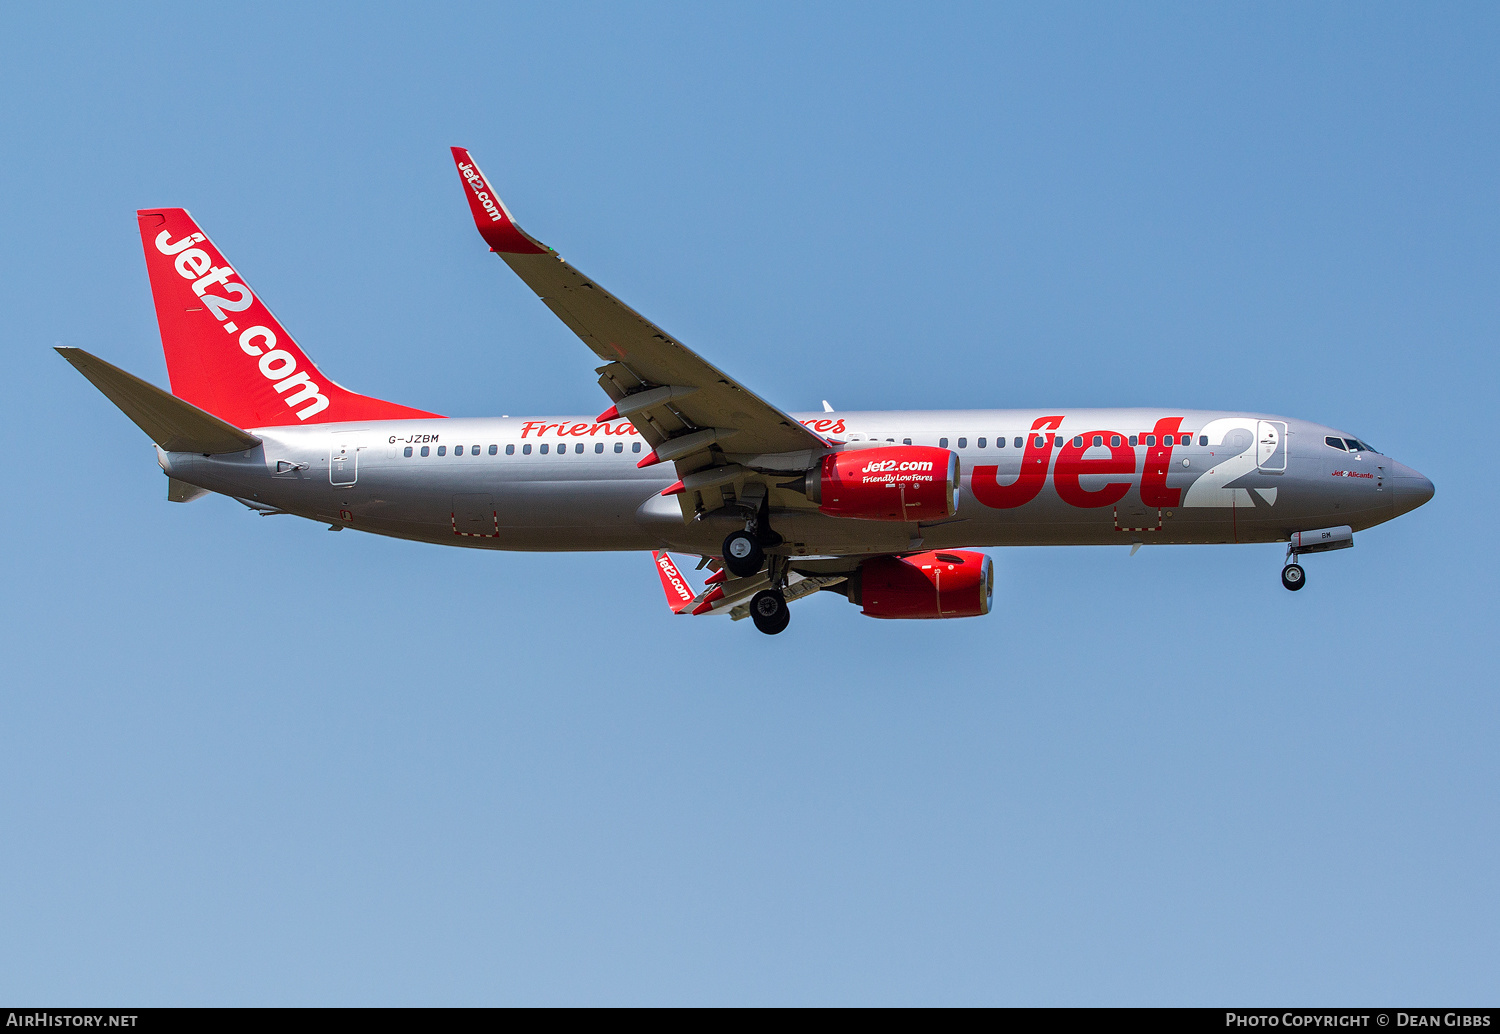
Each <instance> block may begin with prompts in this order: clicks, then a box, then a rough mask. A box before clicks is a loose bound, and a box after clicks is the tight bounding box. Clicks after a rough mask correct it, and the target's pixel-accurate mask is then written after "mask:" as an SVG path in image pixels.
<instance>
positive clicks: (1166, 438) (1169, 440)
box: [1161, 434, 1175, 445]
mask: <svg viewBox="0 0 1500 1034" xmlns="http://www.w3.org/2000/svg"><path fill="white" fill-rule="evenodd" d="M1161 443H1162V444H1163V445H1173V444H1175V442H1174V440H1173V438H1172V436H1171V435H1169V434H1167V435H1162V439H1161Z"/></svg>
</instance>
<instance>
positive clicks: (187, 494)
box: [167, 478, 208, 503]
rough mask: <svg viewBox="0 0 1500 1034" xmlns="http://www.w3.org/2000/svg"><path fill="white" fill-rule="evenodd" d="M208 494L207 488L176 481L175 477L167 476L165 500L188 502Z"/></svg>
mask: <svg viewBox="0 0 1500 1034" xmlns="http://www.w3.org/2000/svg"><path fill="white" fill-rule="evenodd" d="M206 495H208V489H206V488H199V487H198V486H197V485H190V484H188V483H187V482H186V481H178V480H177V479H176V478H167V501H168V502H171V503H190V502H192V501H193V500H194V499H201V498H203V497H204V496H206Z"/></svg>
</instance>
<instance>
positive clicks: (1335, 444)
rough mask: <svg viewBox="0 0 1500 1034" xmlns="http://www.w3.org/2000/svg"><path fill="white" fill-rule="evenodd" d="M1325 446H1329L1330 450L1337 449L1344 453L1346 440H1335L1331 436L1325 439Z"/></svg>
mask: <svg viewBox="0 0 1500 1034" xmlns="http://www.w3.org/2000/svg"><path fill="white" fill-rule="evenodd" d="M1323 444H1324V445H1327V446H1328V447H1329V448H1330V449H1337V450H1339V451H1340V452H1343V451H1344V439H1342V438H1335V437H1334V436H1333V435H1329V436H1328V437H1327V438H1324V439H1323Z"/></svg>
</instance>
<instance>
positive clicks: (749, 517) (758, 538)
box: [723, 486, 792, 635]
mask: <svg viewBox="0 0 1500 1034" xmlns="http://www.w3.org/2000/svg"><path fill="white" fill-rule="evenodd" d="M747 489H748V486H747ZM745 518H746V519H745V527H744V529H743V530H741V531H731V532H730V533H729V534H728V535H727V536H725V538H724V549H723V557H724V568H725V569H726V570H727V571H728V572H729V573H730V574H732V575H733V576H734V577H736V578H753V577H755V576H756V575H758V574H760V573H761V571H762V570H766V577H767V581H769V582H770V585H769V586H767V587H766V588H764V589H762V590H761V591H760V592H757V593H756V594H755V595H754V596H751V597H750V618H751V620H753V621H754V622H755V627H756V628H758V629H760V630H761V631H762V632H764V633H765V634H766V635H776V634H777V633H778V632H784V631H786V626H787V624H788V623H789V622H790V621H791V619H792V615H791V612H790V611H789V610H788V609H787V605H786V596H785V595H783V593H782V591H781V590H782V587H783V586H784V585H785V584H786V558H784V557H781V556H772V557H767V556H766V547H767V546H772V547H774V546H777V545H779V544H780V543H781V536H780V535H778V534H776V533H775V532H774V531H772V530H771V527H770V521H769V518H770V508H769V503H768V500H767V498H766V495H765V493H764V491H762V492H761V495H760V502H759V504H758V505H753V508H752V507H751V506H746V507H745ZM768 561H769V564H768ZM767 568H769V569H768V570H767Z"/></svg>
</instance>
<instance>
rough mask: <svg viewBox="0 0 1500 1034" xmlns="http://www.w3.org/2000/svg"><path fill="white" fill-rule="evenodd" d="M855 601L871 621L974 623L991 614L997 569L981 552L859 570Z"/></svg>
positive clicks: (870, 563)
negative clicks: (971, 620)
mask: <svg viewBox="0 0 1500 1034" xmlns="http://www.w3.org/2000/svg"><path fill="white" fill-rule="evenodd" d="M853 580H854V581H855V582H856V583H857V584H856V585H853V586H850V588H851V590H853V591H851V593H850V597H851V600H852V602H854V603H858V604H859V605H860V607H861V608H863V611H864V613H866V614H868V615H869V616H870V617H872V618H972V617H978V616H980V615H981V614H988V613H989V612H990V597H991V596H992V595H993V594H994V592H995V565H994V563H993V562H992V561H991V560H990V558H989V557H987V556H985V555H984V554H983V553H971V552H969V551H967V550H959V549H955V550H946V549H945V550H933V551H931V552H927V553H913V554H911V555H910V556H900V557H896V556H882V557H875V558H874V559H872V560H866V561H865V562H864V563H862V564H860V565H859V571H858V572H857V574H856V575H855V578H854V579H853Z"/></svg>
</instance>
